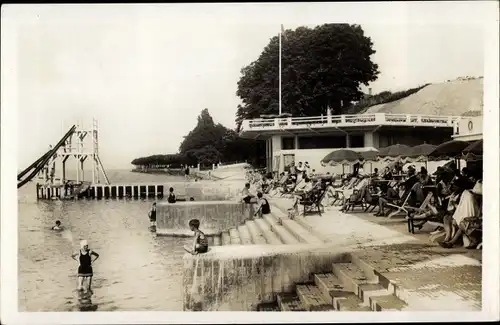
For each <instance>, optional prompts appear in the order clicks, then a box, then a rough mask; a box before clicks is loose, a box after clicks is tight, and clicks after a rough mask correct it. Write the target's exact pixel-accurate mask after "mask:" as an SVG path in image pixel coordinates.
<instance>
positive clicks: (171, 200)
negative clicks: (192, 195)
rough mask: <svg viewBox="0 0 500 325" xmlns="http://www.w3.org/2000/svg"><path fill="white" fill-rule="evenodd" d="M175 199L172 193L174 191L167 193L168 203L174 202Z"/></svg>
mask: <svg viewBox="0 0 500 325" xmlns="http://www.w3.org/2000/svg"><path fill="white" fill-rule="evenodd" d="M175 201H176V200H175V194H174V193H170V194H169V195H168V199H167V202H168V203H175Z"/></svg>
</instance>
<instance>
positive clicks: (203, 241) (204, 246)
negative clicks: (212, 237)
mask: <svg viewBox="0 0 500 325" xmlns="http://www.w3.org/2000/svg"><path fill="white" fill-rule="evenodd" d="M202 236H203V238H202ZM196 243H197V244H198V245H199V246H198V247H196V249H195V251H196V252H198V253H206V252H207V251H208V239H207V236H205V234H204V233H202V232H201V231H200V234H199V235H198V239H197V240H196Z"/></svg>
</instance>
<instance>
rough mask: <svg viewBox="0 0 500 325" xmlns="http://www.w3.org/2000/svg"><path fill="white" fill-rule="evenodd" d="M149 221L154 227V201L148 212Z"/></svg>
mask: <svg viewBox="0 0 500 325" xmlns="http://www.w3.org/2000/svg"><path fill="white" fill-rule="evenodd" d="M148 216H149V223H150V225H151V227H156V202H154V203H153V205H152V206H151V210H150V211H149V213H148Z"/></svg>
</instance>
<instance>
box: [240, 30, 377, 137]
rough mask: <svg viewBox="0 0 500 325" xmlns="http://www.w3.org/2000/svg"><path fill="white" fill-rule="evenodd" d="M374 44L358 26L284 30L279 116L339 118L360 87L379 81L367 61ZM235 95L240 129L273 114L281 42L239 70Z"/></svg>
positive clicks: (272, 42)
mask: <svg viewBox="0 0 500 325" xmlns="http://www.w3.org/2000/svg"><path fill="white" fill-rule="evenodd" d="M372 46H373V43H372V42H371V39H370V38H369V37H366V36H365V35H364V32H363V29H362V28H361V27H360V26H359V25H349V24H324V25H321V26H317V27H315V28H308V27H299V28H297V29H296V30H294V31H292V30H287V31H285V32H284V34H283V39H282V111H283V113H291V114H292V115H293V116H315V115H321V114H325V113H326V109H327V107H330V108H331V109H332V113H333V114H341V113H343V112H344V110H345V109H346V108H347V107H348V106H350V103H351V102H352V101H358V100H359V99H360V98H361V97H362V96H363V93H362V92H361V91H360V86H361V85H362V84H364V85H368V83H369V82H371V81H374V80H376V79H377V75H378V73H379V71H378V66H377V64H375V63H373V62H372V61H371V59H370V56H371V55H372V54H374V53H375V50H373V48H372ZM241 74H242V75H241V78H240V80H239V81H238V90H237V92H236V94H237V95H238V96H239V97H240V98H241V99H242V102H243V104H242V105H239V106H238V109H237V112H236V122H237V125H238V128H239V127H240V126H241V121H242V120H243V119H251V118H256V117H259V116H260V115H262V114H277V113H278V110H279V108H278V105H279V104H278V103H279V38H278V37H277V36H275V37H273V38H271V40H270V42H269V44H268V45H267V46H266V47H265V48H264V50H263V52H262V53H261V55H260V56H259V58H258V59H257V60H256V61H254V62H252V63H251V64H250V65H248V66H246V67H244V68H243V69H242V70H241Z"/></svg>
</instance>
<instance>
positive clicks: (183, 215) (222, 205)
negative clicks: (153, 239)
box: [156, 201, 252, 236]
mask: <svg viewBox="0 0 500 325" xmlns="http://www.w3.org/2000/svg"><path fill="white" fill-rule="evenodd" d="M156 211H157V212H156V220H157V226H156V234H157V235H174V236H191V235H192V234H193V232H192V231H190V230H189V228H188V223H189V220H191V219H198V220H200V229H201V230H202V231H203V232H205V234H207V235H213V234H219V233H221V232H222V231H225V230H228V229H229V228H232V227H236V226H238V225H240V224H242V223H243V222H244V221H245V219H247V218H249V217H250V216H251V213H252V210H251V206H250V205H248V204H244V203H241V202H237V201H203V202H202V201H192V202H189V201H187V202H176V203H173V204H170V203H166V202H161V203H158V204H157V210H156Z"/></svg>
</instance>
